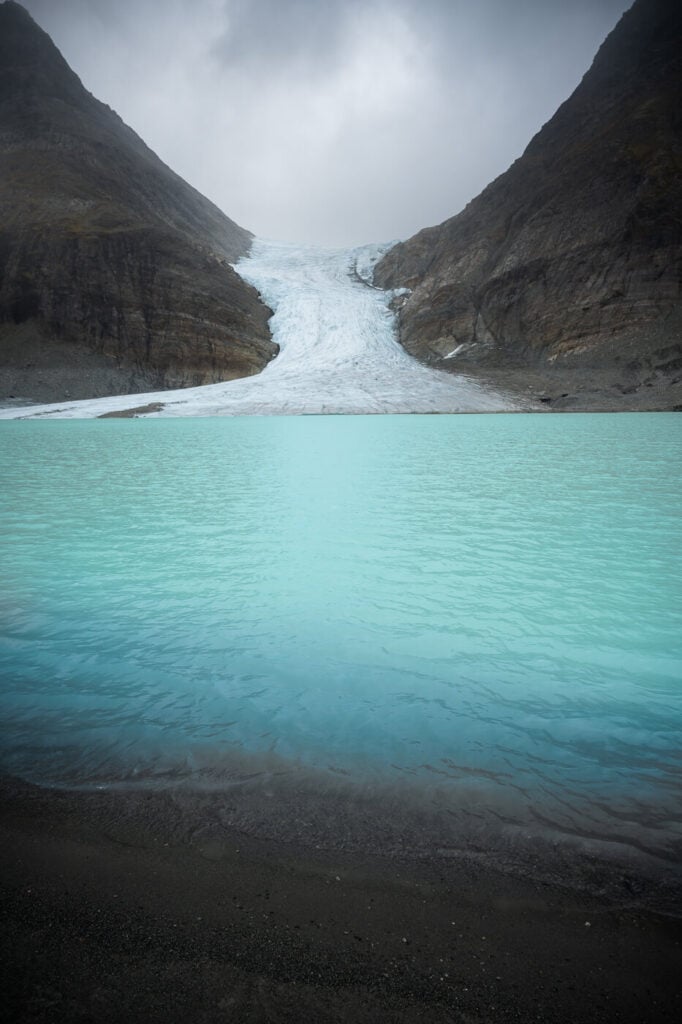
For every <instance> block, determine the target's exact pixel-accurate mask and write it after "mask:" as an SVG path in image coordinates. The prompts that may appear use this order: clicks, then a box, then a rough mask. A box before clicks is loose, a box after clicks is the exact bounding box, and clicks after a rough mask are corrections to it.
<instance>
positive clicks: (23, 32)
mask: <svg viewBox="0 0 682 1024" xmlns="http://www.w3.org/2000/svg"><path fill="white" fill-rule="evenodd" d="M251 238H252V236H251V235H250V233H249V232H247V231H245V230H244V229H242V228H240V227H238V226H237V225H236V224H234V223H233V222H232V221H231V220H229V219H228V218H227V217H226V216H225V215H224V214H222V213H221V212H220V210H218V209H217V207H215V206H214V205H213V204H212V203H210V202H209V201H208V200H207V199H205V198H204V197H203V196H201V195H200V194H199V193H198V192H196V191H195V190H194V189H193V188H191V187H190V186H189V185H188V184H187V183H186V182H184V181H183V180H182V179H181V178H179V177H178V176H177V175H176V174H174V173H173V172H172V171H171V170H170V169H169V168H168V167H166V166H165V164H163V163H162V162H161V160H159V159H158V157H157V156H155V154H154V153H152V152H151V150H150V149H148V148H147V146H145V144H144V143H143V142H142V140H141V139H140V138H139V137H138V136H137V135H136V134H135V133H134V132H133V131H132V130H131V129H130V128H128V127H127V126H126V125H125V124H124V123H123V122H122V121H121V119H120V118H119V117H118V115H117V114H115V113H114V112H113V111H112V110H111V109H110V108H109V107H107V106H105V105H104V104H102V103H100V102H99V101H98V100H96V99H95V98H94V97H93V96H91V95H90V93H88V92H87V91H86V90H85V89H84V88H83V86H82V84H81V82H80V80H79V79H78V77H77V76H76V75H75V74H74V73H73V72H72V71H71V69H70V68H69V67H68V65H67V64H66V62H65V61H64V59H63V58H62V56H61V54H60V53H59V51H58V50H57V49H56V47H55V46H54V44H53V43H52V41H51V40H50V38H49V36H47V35H46V34H45V33H44V32H43V31H42V30H41V29H40V28H39V27H38V26H37V25H36V24H35V22H34V21H33V20H32V19H31V18H30V16H29V15H28V14H27V13H26V11H25V10H24V9H23V8H22V7H21V6H19V5H18V4H16V3H12V2H6V3H2V4H0V379H1V380H2V382H3V383H2V387H1V392H0V396H1V397H7V396H8V395H10V394H16V395H17V397H22V398H31V399H35V400H38V401H49V400H58V399H60V398H63V397H65V396H66V395H68V396H70V397H72V398H81V397H92V396H96V395H104V394H114V393H120V392H132V391H143V390H149V389H158V388H168V387H182V386H184V385H196V384H206V383H213V382H216V381H220V380H229V379H231V378H234V377H242V376H246V375H248V374H252V373H256V372H258V371H259V370H261V369H262V368H263V366H264V365H265V364H266V363H267V362H268V360H269V359H271V358H272V356H273V355H275V354H276V352H277V347H276V346H275V345H274V344H273V343H272V341H271V338H270V332H269V329H268V325H267V321H268V317H269V315H270V310H268V309H267V307H266V306H264V305H263V304H262V303H261V302H260V300H259V298H258V295H257V293H256V292H255V290H254V289H252V288H251V287H249V286H248V285H246V284H245V282H243V281H242V280H241V278H240V277H239V276H238V275H237V274H236V273H235V272H234V271H233V270H232V269H231V268H230V267H229V265H228V263H229V262H230V261H233V260H235V259H236V258H238V257H239V256H240V255H242V254H243V253H245V252H247V251H248V249H249V246H250V244H251Z"/></svg>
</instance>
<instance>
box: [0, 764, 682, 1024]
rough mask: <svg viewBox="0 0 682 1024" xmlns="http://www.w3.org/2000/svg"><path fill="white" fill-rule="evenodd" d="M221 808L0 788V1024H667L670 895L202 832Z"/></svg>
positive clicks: (673, 1005) (672, 922) (677, 933)
mask: <svg viewBox="0 0 682 1024" xmlns="http://www.w3.org/2000/svg"><path fill="white" fill-rule="evenodd" d="M227 799H228V798H227V796H226V795H225V794H223V795H221V794H216V793H214V794H211V795H209V796H203V797H198V798H197V799H196V800H193V798H192V796H191V794H189V793H187V792H185V794H184V795H183V796H182V798H178V796H177V794H174V792H173V791H172V790H165V791H164V790H153V791H151V790H146V791H145V790H138V791H135V792H130V791H129V792H125V791H94V792H92V791H91V792H86V793H73V792H67V791H51V790H41V789H35V788H33V787H30V786H27V785H25V784H23V783H18V782H13V781H12V780H5V781H4V784H3V787H2V793H1V796H0V804H1V825H0V836H1V838H2V843H1V848H2V883H1V885H2V908H3V909H2V917H3V926H2V944H3V953H2V973H3V977H2V992H3V996H2V1005H3V1014H4V1019H6V1020H11V1021H36V1022H38V1021H40V1022H45V1024H48V1022H49V1024H52V1022H56V1021H82V1022H85V1021H112V1022H113V1021H121V1022H123V1021H126V1022H135V1021H150V1022H154V1021H159V1022H161V1021H163V1022H164V1024H166V1022H174V1021H177V1022H180V1021H183V1022H184V1021H188V1022H189V1021H191V1022H209V1021H210V1022H212V1021H233V1022H237V1021H238V1022H254V1024H255V1022H279V1021H281V1022H299V1021H301V1022H302V1021H314V1022H320V1024H322V1022H341V1021H344V1022H345V1021H353V1022H393V1021H395V1022H403V1021H405V1022H407V1021H427V1022H429V1024H441V1022H442V1024H445V1022H452V1024H454V1022H463V1024H474V1022H476V1024H479V1022H480V1024H482V1022H490V1024H492V1022H497V1021H500V1022H501V1021H542V1022H552V1021H557V1022H558V1021H561V1022H571V1024H579V1022H588V1021H589V1022H597V1021H600V1022H607V1021H608V1022H611V1021H614V1022H615V1021H622V1022H633V1024H634V1022H639V1024H643V1022H647V1024H648V1022H659V1021H660V1022H663V1021H675V1020H679V1019H680V1016H681V1013H682V999H681V989H682V985H681V977H682V956H681V940H682V921H680V919H679V918H677V917H676V916H675V901H674V893H673V892H672V890H668V897H669V898H668V904H667V906H666V907H660V908H659V909H656V908H655V906H654V904H653V903H652V902H651V901H649V902H648V903H647V899H646V897H647V892H646V883H645V882H644V881H642V880H641V879H638V878H637V877H636V876H635V875H634V874H623V873H622V872H620V873H619V871H618V870H617V869H616V868H615V867H614V866H608V865H605V864H603V863H599V862H598V860H596V859H595V858H591V857H585V856H583V857H582V859H579V860H578V861H576V864H575V870H574V871H573V873H572V875H571V877H570V879H568V878H564V879H562V878H561V877H560V876H559V875H555V876H554V877H552V878H551V877H549V876H546V877H545V878H544V880H539V876H536V877H534V878H533V877H530V876H529V875H528V873H526V874H525V875H524V872H523V871H519V870H513V869H512V868H511V867H509V869H507V870H505V869H503V868H502V867H500V866H494V865H492V864H490V863H487V862H486V860H485V857H475V856H472V855H469V854H467V855H461V856H457V855H452V856H449V857H443V856H437V855H435V854H434V855H433V856H428V855H425V854H424V852H423V851H422V852H421V853H420V855H419V856H410V855H409V852H403V853H396V852H394V853H393V854H391V855H389V854H387V853H385V854H383V855H380V854H378V853H376V852H372V853H366V852H365V853H363V852H362V851H361V850H359V849H357V848H351V847H352V845H353V844H347V845H348V848H347V849H345V850H344V849H340V848H337V849H334V848H330V847H329V845H328V843H327V842H326V841H325V839H324V836H323V834H322V833H320V835H319V836H318V837H317V838H319V839H320V842H317V843H315V842H313V843H312V844H307V845H303V844H301V843H300V842H296V841H288V842H286V843H285V842H282V841H278V840H277V839H276V838H273V837H271V838H267V839H266V838H262V837H259V836H256V835H254V834H249V830H248V829H240V828H236V827H228V826H225V827H223V828H221V829H219V830H218V829H216V828H210V827H203V825H202V822H204V821H206V822H207V823H208V822H209V819H212V820H213V821H215V820H217V819H216V811H217V810H219V809H220V807H221V806H222V805H223V804H224V803H225V801H226V800H227ZM334 813H335V809H334V806H333V804H332V805H331V807H330V814H331V815H332V816H333V815H334ZM333 825H334V822H333V821H331V822H330V832H331V826H333ZM540 875H542V872H540ZM569 882H570V884H568V883H569ZM671 895H672V896H673V899H672V902H671V900H670V897H671Z"/></svg>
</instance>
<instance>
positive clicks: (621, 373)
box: [376, 0, 682, 408]
mask: <svg viewBox="0 0 682 1024" xmlns="http://www.w3.org/2000/svg"><path fill="white" fill-rule="evenodd" d="M680 96H682V5H680V3H679V0H636V2H635V4H634V5H633V7H632V8H631V9H630V10H629V11H627V12H626V14H625V15H624V16H623V17H622V19H621V21H620V22H619V24H618V25H617V26H616V28H615V29H614V31H613V32H612V33H611V34H610V35H609V37H608V38H607V39H606V41H605V42H604V44H603V45H602V47H601V49H600V50H599V52H598V54H597V56H596V58H595V61H594V63H593V65H592V67H591V69H590V70H589V71H588V73H587V74H586V75H585V77H584V78H583V80H582V82H581V84H580V85H579V86H578V88H577V89H576V90H575V92H574V93H573V95H572V96H571V97H570V98H569V99H568V100H567V101H566V102H565V103H564V104H563V105H562V106H561V107H560V108H559V110H558V111H557V113H556V114H555V115H554V117H553V118H552V119H551V120H550V121H549V122H548V123H547V124H546V125H545V126H544V128H543V129H542V130H541V131H540V132H539V133H538V134H537V135H536V136H535V138H533V140H532V141H531V143H530V144H529V146H528V148H527V149H526V151H525V152H524V154H523V155H522V156H521V158H520V159H519V160H517V161H516V162H515V163H514V164H513V165H512V166H511V167H510V169H509V170H508V171H507V172H506V173H505V174H503V175H501V177H499V178H497V179H496V180H495V181H494V182H493V183H492V184H491V185H489V186H488V187H487V188H486V189H485V190H484V191H483V192H482V193H481V195H479V196H478V197H477V198H476V199H474V200H473V201H472V202H471V203H470V204H469V205H468V206H467V207H466V208H465V209H464V210H463V211H462V212H461V213H460V214H459V215H457V216H456V217H453V218H452V219H451V220H448V221H446V222H445V223H443V224H441V225H440V226H438V227H434V228H428V229H426V230H423V231H421V232H419V233H418V234H417V235H415V236H414V237H413V238H411V239H409V240H408V241H406V242H404V243H402V244H399V245H397V246H396V247H395V248H393V249H392V250H391V251H390V252H389V253H388V254H387V255H386V256H385V257H384V259H383V260H382V261H381V262H380V263H379V265H378V267H377V270H376V281H377V283H378V284H380V285H382V286H383V287H393V288H395V287H398V286H406V287H408V288H410V289H412V291H411V294H410V295H409V296H408V297H406V298H403V299H402V300H400V305H401V308H400V340H401V342H402V344H403V345H404V347H405V348H406V349H407V351H408V352H410V353H412V354H413V355H415V356H416V357H418V358H419V359H421V360H422V361H424V362H427V363H429V364H431V365H434V366H438V367H441V368H443V369H445V368H450V369H452V370H454V369H457V371H458V372H460V371H462V370H464V371H467V370H468V371H471V370H472V369H473V370H476V371H477V372H479V373H483V374H484V375H487V376H488V377H489V379H491V380H497V381H498V382H499V381H506V382H507V383H508V384H509V383H511V382H512V381H514V380H515V379H516V380H519V381H529V380H530V381H532V382H533V385H534V386H537V387H540V388H543V387H544V388H546V389H548V390H547V395H546V397H544V401H545V402H547V403H551V404H552V405H553V407H564V408H570V407H571V406H574V407H586V408H589V407H606V408H609V407H619V406H620V405H621V404H622V405H627V406H630V407H634V408H637V407H653V408H656V407H659V408H673V407H675V406H676V405H680V403H682V386H681V385H680V379H681V378H682V304H681V301H680V281H681V279H682V131H681V128H682V106H681V105H680Z"/></svg>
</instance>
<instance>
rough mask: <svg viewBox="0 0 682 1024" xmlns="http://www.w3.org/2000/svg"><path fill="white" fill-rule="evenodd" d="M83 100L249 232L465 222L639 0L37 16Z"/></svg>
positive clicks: (240, 5)
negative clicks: (85, 95)
mask: <svg viewBox="0 0 682 1024" xmlns="http://www.w3.org/2000/svg"><path fill="white" fill-rule="evenodd" d="M25 4H26V6H27V7H28V9H29V10H30V11H31V13H32V14H33V15H34V17H35V18H36V19H37V20H38V21H39V23H40V24H42V25H43V27H44V28H45V29H46V30H47V31H48V32H50V34H51V35H52V36H53V38H54V40H55V42H56V43H57V45H58V46H59V47H60V49H61V50H62V52H63V53H64V56H65V57H66V59H67V60H68V61H69V62H70V63H71V65H72V66H73V67H74V69H75V70H76V72H77V73H78V74H79V75H80V76H81V78H82V79H83V81H84V84H85V85H86V86H87V88H88V89H90V90H91V91H92V92H94V93H95V95H97V96H98V97H99V98H100V99H102V100H103V101H105V102H106V103H108V104H110V106H112V107H113V108H114V109H116V110H117V111H118V113H120V114H121V116H122V117H123V118H124V120H126V121H127V122H128V123H129V124H131V126H132V127H133V128H134V129H135V130H136V131H138V132H139V133H140V134H141V135H142V136H143V138H144V139H145V141H146V142H148V144H149V145H150V146H151V147H152V148H153V149H155V150H156V151H157V152H158V153H159V155H160V156H161V157H162V159H164V160H166V161H167V162H168V163H169V164H170V165H171V166H172V167H173V168H174V169H175V170H177V171H178V173H180V174H181V175H182V176H183V177H184V178H186V179H187V180H188V181H190V182H191V183H192V184H193V185H194V186H195V187H197V188H198V189H199V190H200V191H202V192H204V193H205V194H206V195H208V196H209V197H210V198H211V199H213V200H214V202H217V204H218V205H219V206H220V207H221V208H222V209H224V210H225V212H226V213H227V214H228V215H229V216H230V217H233V218H234V219H235V220H237V221H238V222H240V223H242V224H244V226H246V227H248V228H250V229H251V230H252V231H255V232H256V233H257V234H260V235H263V236H269V237H279V238H291V239H293V240H297V239H300V240H305V239H310V240H314V241H320V242H323V243H329V244H337V243H338V244H346V243H360V242H363V241H376V240H383V239H389V238H394V237H405V236H406V235H408V234H411V233H412V232H414V231H416V230H418V229H419V228H421V227H424V226H426V225H428V224H433V223H437V222H439V221H441V220H444V219H445V218H447V217H449V216H452V215H453V214H455V213H457V212H458V210H460V209H461V208H462V207H463V206H464V204H465V203H466V202H468V201H469V199H471V198H473V196H474V195H476V194H477V193H478V192H479V191H480V190H481V189H482V188H484V187H485V185H486V184H488V182H489V181H490V180H491V179H492V178H493V177H495V176H496V175H498V174H500V173H501V172H502V171H504V170H505V169H506V168H507V167H508V166H509V164H510V163H511V162H512V161H513V160H514V159H515V158H516V157H517V156H519V155H520V153H521V152H522V150H523V149H524V148H525V146H526V144H527V143H528V141H529V140H530V138H531V137H532V135H533V134H534V133H535V132H536V131H537V130H538V129H539V128H540V127H541V125H542V123H543V122H544V121H546V120H547V119H548V118H549V117H550V116H551V114H552V113H553V112H554V110H555V109H556V107H557V106H558V105H559V104H560V103H561V102H562V101H563V100H564V99H565V98H566V97H567V96H568V95H569V94H570V92H571V91H572V90H573V88H575V86H576V85H577V84H578V82H579V81H580V78H581V77H582V75H583V74H584V72H585V71H586V70H587V68H588V67H589V64H590V62H591V60H592V58H593V56H594V53H595V52H596V50H597V48H598V46H599V45H600V43H601V42H602V40H603V38H604V37H605V36H606V34H607V33H608V32H609V31H610V29H611V28H612V27H613V26H614V25H615V23H616V22H617V20H618V18H619V16H620V14H621V13H622V12H623V10H624V9H625V8H626V7H627V6H629V0H572V2H571V3H570V4H567V3H565V0H513V2H512V0H164V2H163V3H160V2H159V0H117V2H116V3H112V2H111V0H25Z"/></svg>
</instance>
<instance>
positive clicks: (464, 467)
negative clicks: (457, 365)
mask: <svg viewBox="0 0 682 1024" xmlns="http://www.w3.org/2000/svg"><path fill="white" fill-rule="evenodd" d="M681 460H682V417H679V416H676V415H675V414H669V415H665V414H659V415H655V414H654V415H645V414H636V415H628V414H621V415H583V416H569V415H563V416H562V415H555V416H539V415H528V414H520V415H509V416H505V415H502V416H492V417H486V416H465V417H440V416H438V417H433V416H394V417H373V416H369V417H324V416H322V417H253V418H227V419H225V418H223V419H212V420H209V419H191V420H171V421H168V420H100V421H68V422H40V421H38V422H36V421H30V422H23V423H16V422H14V423H5V424H3V425H2V427H1V429H0V475H1V478H2V481H3V487H2V492H1V493H0V535H1V536H2V548H1V552H2V555H1V558H2V562H1V571H2V581H3V582H2V590H1V596H0V622H1V629H0V678H1V680H2V688H1V696H0V715H1V719H2V726H3V727H2V741H1V745H0V770H2V771H4V772H7V773H11V774H14V775H18V776H21V777H23V778H26V779H29V780H33V781H37V782H41V783H45V784H53V785H70V786H83V785H85V786H88V785H113V784H117V785H121V784H122V785H126V786H139V785H157V784H167V783H168V782H169V781H172V782H174V783H178V782H183V781H184V782H185V783H191V784H192V785H195V786H209V787H215V788H218V789H220V788H221V787H222V788H223V789H225V787H227V788H230V787H232V788H233V789H234V788H235V787H239V785H241V784H243V783H244V782H245V780H246V779H249V780H250V782H249V784H250V786H251V787H252V793H253V797H254V800H255V799H257V798H258V794H259V793H260V796H261V797H262V795H263V794H264V793H268V794H269V793H271V792H272V786H273V784H274V783H276V784H277V786H279V787H280V788H279V789H278V790H277V792H278V793H279V794H280V795H281V793H282V791H283V790H282V787H284V788H286V786H287V785H288V786H289V787H290V791H291V792H296V790H297V787H299V788H300V787H301V786H303V785H305V787H307V789H308V791H309V790H310V787H311V786H312V787H313V788H315V787H317V791H319V792H320V793H324V792H329V791H330V787H333V788H334V792H335V793H337V794H338V792H339V791H340V789H343V787H350V788H351V789H352V788H353V787H355V792H358V793H362V794H364V797H367V796H370V797H371V795H372V794H374V795H378V796H381V794H382V793H386V792H389V791H390V793H391V794H392V797H391V799H392V800H394V801H395V800H397V801H398V803H399V801H400V799H401V794H405V798H406V799H407V796H408V794H409V799H410V800H412V801H413V802H414V801H415V800H416V801H417V803H420V804H421V807H422V808H429V807H435V806H436V804H437V807H438V809H439V812H442V814H445V815H447V818H448V820H449V821H450V822H451V829H452V830H454V835H455V836H456V837H457V836H458V837H460V838H461V839H462V841H463V837H466V835H471V834H472V829H473V828H474V826H475V829H476V830H477V832H476V835H477V842H479V843H480V842H481V841H482V840H481V836H485V837H486V838H485V842H486V843H490V844H491V845H494V842H495V837H496V836H499V835H500V834H501V833H502V832H504V831H505V830H506V831H509V830H510V829H511V830H513V829H517V830H522V831H523V832H524V834H526V835H531V834H538V835H539V834H542V835H544V836H550V837H582V839H583V840H585V839H589V840H590V841H591V842H596V843H599V844H607V845H613V844H618V845H619V848H623V849H629V850H643V851H646V852H648V853H650V854H653V855H654V856H656V857H657V858H662V859H665V860H667V861H668V862H671V861H673V862H674V861H675V860H676V859H679V856H680V852H681V849H682V844H681V839H682V825H681V805H680V798H681V792H680V786H681V781H680V780H681V777H680V771H681V769H682V744H681V743H680V736H681V735H682V686H681V668H682V629H681V626H682V617H681V592H680V580H681V579H682V546H681V545H680V523H679V510H680V507H681V501H682V483H681V479H682V477H681V474H680V463H681ZM364 797H363V798H364ZM275 804H276V801H272V800H271V801H270V804H269V805H268V806H269V808H270V809H269V810H268V809H267V807H266V810H263V806H264V805H263V803H262V801H261V803H260V804H259V808H260V810H259V814H261V815H262V822H261V824H263V827H265V824H266V822H267V818H268V816H269V815H270V816H272V815H275V814H276V813H278V811H277V809H276V807H275ZM266 805H267V801H266ZM394 805H395V804H392V805H391V806H394ZM329 826H330V828H331V829H332V830H333V829H334V828H335V827H336V822H335V820H333V819H331V820H330V821H329Z"/></svg>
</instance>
